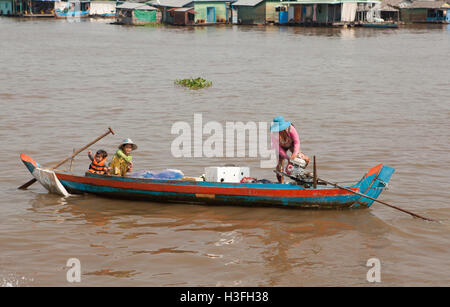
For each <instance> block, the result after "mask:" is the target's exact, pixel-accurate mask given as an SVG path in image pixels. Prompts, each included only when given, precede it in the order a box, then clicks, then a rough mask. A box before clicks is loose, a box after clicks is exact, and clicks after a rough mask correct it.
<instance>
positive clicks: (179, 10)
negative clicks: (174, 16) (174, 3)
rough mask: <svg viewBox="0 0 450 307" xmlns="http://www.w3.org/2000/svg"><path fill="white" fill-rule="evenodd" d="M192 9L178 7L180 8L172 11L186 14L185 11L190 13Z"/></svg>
mask: <svg viewBox="0 0 450 307" xmlns="http://www.w3.org/2000/svg"><path fill="white" fill-rule="evenodd" d="M193 9H194V8H193V7H180V8H176V9H174V11H176V12H187V11H190V10H193Z"/></svg>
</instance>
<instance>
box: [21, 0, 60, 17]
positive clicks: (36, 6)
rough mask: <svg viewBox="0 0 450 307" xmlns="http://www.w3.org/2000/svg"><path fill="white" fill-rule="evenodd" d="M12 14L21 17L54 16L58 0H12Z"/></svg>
mask: <svg viewBox="0 0 450 307" xmlns="http://www.w3.org/2000/svg"><path fill="white" fill-rule="evenodd" d="M12 2H13V15H15V16H21V17H54V16H55V7H56V3H58V2H60V0H13V1H12Z"/></svg>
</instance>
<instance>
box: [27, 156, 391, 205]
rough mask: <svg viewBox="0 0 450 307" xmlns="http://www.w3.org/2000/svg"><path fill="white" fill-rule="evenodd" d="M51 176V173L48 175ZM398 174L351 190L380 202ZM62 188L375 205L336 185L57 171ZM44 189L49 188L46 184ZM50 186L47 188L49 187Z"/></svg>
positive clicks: (154, 196) (35, 168) (206, 200)
mask: <svg viewBox="0 0 450 307" xmlns="http://www.w3.org/2000/svg"><path fill="white" fill-rule="evenodd" d="M20 157H21V160H22V161H23V163H24V164H25V166H26V167H27V168H28V170H29V171H30V172H31V173H32V174H33V176H34V177H35V178H36V179H37V180H38V181H39V180H40V177H41V176H39V175H38V174H39V172H40V170H46V169H44V168H41V167H40V166H39V164H38V163H36V162H35V161H34V160H33V159H32V158H30V157H29V156H27V155H25V154H21V155H20ZM46 171H48V170H46ZM393 172H394V169H393V168H391V167H388V166H383V165H382V164H379V165H377V166H375V167H373V168H372V169H370V170H369V171H368V172H367V173H366V174H365V175H364V176H363V178H362V179H361V180H359V181H358V182H356V183H355V184H353V185H350V186H346V188H348V189H350V190H352V191H354V192H357V193H363V194H364V195H365V196H369V197H372V198H377V197H378V196H379V195H380V193H381V192H382V190H383V189H384V188H385V187H386V186H387V183H388V181H389V179H390V178H391V176H392V174H393ZM54 173H55V176H56V178H57V179H58V180H59V182H60V183H61V185H62V186H63V187H64V188H65V189H66V190H67V191H68V192H69V193H73V194H80V193H92V194H96V195H99V196H105V197H114V198H123V199H133V200H134V199H140V200H148V201H158V202H181V203H202V204H218V205H249V206H281V207H295V208H368V207H370V205H372V203H373V200H370V199H368V198H365V197H362V196H360V195H356V194H354V193H352V192H351V191H347V190H343V189H340V188H336V187H331V186H327V185H325V186H318V187H317V188H315V189H314V188H305V187H304V186H300V185H297V184H279V183H268V184H262V183H220V182H204V181H186V180H164V179H142V178H130V177H118V176H105V175H97V174H91V173H87V174H85V175H76V174H73V173H70V172H64V171H55V172H54ZM43 185H44V184H43ZM44 186H45V185H44Z"/></svg>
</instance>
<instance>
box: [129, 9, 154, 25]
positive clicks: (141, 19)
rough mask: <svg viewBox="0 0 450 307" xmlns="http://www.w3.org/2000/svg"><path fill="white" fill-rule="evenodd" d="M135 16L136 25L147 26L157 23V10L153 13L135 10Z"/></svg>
mask: <svg viewBox="0 0 450 307" xmlns="http://www.w3.org/2000/svg"><path fill="white" fill-rule="evenodd" d="M133 15H134V18H133V23H134V24H147V23H151V22H156V10H153V11H141V10H134V12H133Z"/></svg>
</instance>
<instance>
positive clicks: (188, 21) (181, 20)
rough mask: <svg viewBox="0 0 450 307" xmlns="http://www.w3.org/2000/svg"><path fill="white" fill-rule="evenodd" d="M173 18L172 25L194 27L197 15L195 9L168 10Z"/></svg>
mask: <svg viewBox="0 0 450 307" xmlns="http://www.w3.org/2000/svg"><path fill="white" fill-rule="evenodd" d="M168 12H169V14H170V15H171V16H172V24H173V25H177V26H192V25H194V24H195V14H196V12H195V11H194V8H193V7H180V8H172V9H169V10H168Z"/></svg>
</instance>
